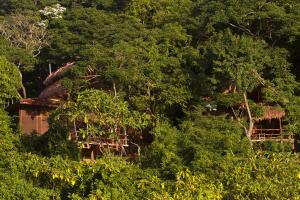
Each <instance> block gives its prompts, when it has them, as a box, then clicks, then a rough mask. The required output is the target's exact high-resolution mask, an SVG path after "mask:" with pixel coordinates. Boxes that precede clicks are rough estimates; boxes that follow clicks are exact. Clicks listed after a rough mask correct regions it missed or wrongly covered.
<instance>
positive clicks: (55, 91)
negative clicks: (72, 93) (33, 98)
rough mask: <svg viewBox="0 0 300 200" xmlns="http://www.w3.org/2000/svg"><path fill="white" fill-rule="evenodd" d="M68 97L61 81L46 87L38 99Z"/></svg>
mask: <svg viewBox="0 0 300 200" xmlns="http://www.w3.org/2000/svg"><path fill="white" fill-rule="evenodd" d="M66 96H67V91H66V90H65V88H64V87H63V86H62V84H61V81H60V80H59V81H56V82H54V83H52V84H50V85H49V86H48V87H46V88H45V89H44V90H43V91H42V92H41V93H40V95H39V97H38V98H41V99H47V98H64V97H66Z"/></svg>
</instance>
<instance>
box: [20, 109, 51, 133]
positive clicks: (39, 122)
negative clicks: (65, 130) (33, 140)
mask: <svg viewBox="0 0 300 200" xmlns="http://www.w3.org/2000/svg"><path fill="white" fill-rule="evenodd" d="M48 115H49V110H47V109H43V108H36V107H23V108H20V110H19V124H20V128H21V131H22V133H23V134H31V133H32V132H33V131H36V133H37V134H38V135H43V134H44V133H45V132H47V130H48V129H49V124H48V121H47V120H48Z"/></svg>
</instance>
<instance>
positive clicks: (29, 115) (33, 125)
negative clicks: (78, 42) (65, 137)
mask: <svg viewBox="0 0 300 200" xmlns="http://www.w3.org/2000/svg"><path fill="white" fill-rule="evenodd" d="M73 65H74V62H71V63H67V64H66V65H65V66H63V67H61V68H59V69H58V70H56V71H55V72H54V73H51V74H50V75H49V76H48V77H47V78H46V79H45V80H44V81H43V84H44V85H45V86H46V87H45V89H44V90H43V91H42V92H41V93H40V95H39V96H38V97H37V98H27V99H22V100H21V101H20V104H19V124H20V128H21V131H22V133H23V134H25V135H29V134H32V133H36V134H37V135H43V134H44V133H46V132H47V131H48V129H49V124H48V117H49V113H50V112H51V111H52V110H54V109H56V108H57V107H58V106H59V105H60V104H61V103H63V102H64V101H65V100H66V99H67V97H68V93H67V91H66V90H65V89H64V87H63V85H62V78H63V77H64V75H65V73H67V72H68V71H69V70H71V68H72V67H73ZM69 132H70V137H69V138H70V139H71V140H73V141H75V142H76V143H77V144H78V147H79V148H80V149H81V152H82V157H83V160H94V159H95V158H96V157H97V156H99V155H101V154H103V152H104V151H105V150H107V149H110V150H112V151H113V152H115V153H117V154H119V155H126V154H127V153H126V149H127V148H128V147H129V143H128V136H127V134H126V133H125V134H120V135H119V136H118V138H116V139H112V138H108V137H105V136H103V137H88V138H86V139H82V138H80V137H79V136H78V134H77V132H76V128H74V127H72V124H71V125H70V126H69Z"/></svg>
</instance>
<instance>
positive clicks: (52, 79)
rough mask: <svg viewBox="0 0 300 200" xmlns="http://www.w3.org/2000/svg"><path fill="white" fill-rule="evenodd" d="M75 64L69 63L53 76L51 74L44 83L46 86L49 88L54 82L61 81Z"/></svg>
mask: <svg viewBox="0 0 300 200" xmlns="http://www.w3.org/2000/svg"><path fill="white" fill-rule="evenodd" d="M74 63H75V62H69V63H67V64H66V65H65V66H63V67H61V68H59V69H58V70H56V71H55V72H53V73H52V74H50V75H49V76H48V77H47V78H46V79H45V80H44V82H43V84H44V85H46V86H48V85H50V84H52V83H53V82H55V81H57V80H59V79H60V78H61V77H62V76H63V75H64V74H65V73H66V72H67V71H69V70H70V69H71V68H72V66H73V65H74Z"/></svg>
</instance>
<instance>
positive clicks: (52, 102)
mask: <svg viewBox="0 0 300 200" xmlns="http://www.w3.org/2000/svg"><path fill="white" fill-rule="evenodd" d="M60 102H61V101H60V100H59V99H40V98H28V99H22V100H21V101H20V105H28V106H46V107H57V106H59V104H60Z"/></svg>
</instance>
